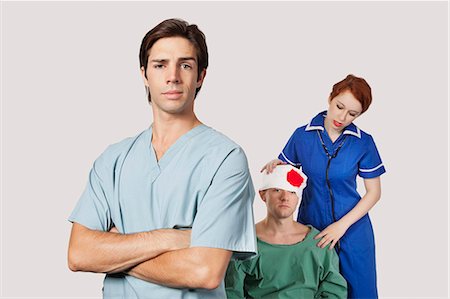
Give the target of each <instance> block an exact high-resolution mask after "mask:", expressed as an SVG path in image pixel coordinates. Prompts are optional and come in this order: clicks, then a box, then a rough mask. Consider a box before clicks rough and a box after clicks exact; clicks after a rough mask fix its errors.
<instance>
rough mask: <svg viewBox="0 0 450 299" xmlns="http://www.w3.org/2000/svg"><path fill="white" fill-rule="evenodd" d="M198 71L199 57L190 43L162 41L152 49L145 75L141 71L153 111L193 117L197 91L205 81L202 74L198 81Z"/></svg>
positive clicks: (185, 40)
mask: <svg viewBox="0 0 450 299" xmlns="http://www.w3.org/2000/svg"><path fill="white" fill-rule="evenodd" d="M197 70H198V65H197V53H196V50H195V48H194V46H193V45H192V43H191V42H190V41H189V40H187V39H185V38H183V37H167V38H161V39H159V40H158V41H157V42H156V43H155V44H154V45H153V46H152V47H151V49H150V55H149V57H148V61H147V71H146V73H145V70H144V68H141V73H142V77H143V80H144V84H145V85H146V86H147V87H149V90H150V96H151V103H152V108H153V110H156V111H157V112H162V113H166V114H186V113H193V105H194V97H195V90H196V88H198V87H200V86H201V85H202V83H203V79H204V77H205V71H203V72H202V73H201V75H200V78H198V76H197V75H198V73H197ZM145 75H146V76H145Z"/></svg>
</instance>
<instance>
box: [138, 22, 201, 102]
mask: <svg viewBox="0 0 450 299" xmlns="http://www.w3.org/2000/svg"><path fill="white" fill-rule="evenodd" d="M165 37H183V38H185V39H187V40H189V41H190V42H191V43H192V45H193V46H194V48H195V50H196V52H197V65H198V70H197V76H198V77H197V78H200V74H201V73H202V71H203V70H204V69H206V68H207V67H208V48H207V46H206V40H205V35H204V34H203V32H201V31H200V29H198V27H197V25H194V24H191V25H189V23H188V22H186V21H184V20H181V19H168V20H165V21H162V22H161V23H159V24H158V25H156V27H154V28H153V29H152V30H150V31H149V32H147V34H146V35H145V36H144V39H143V40H142V44H141V49H140V51H139V62H140V65H141V67H143V68H144V74H145V76H146V77H147V75H146V73H147V62H148V56H149V54H150V49H151V48H152V46H153V45H154V44H155V43H156V41H158V40H159V39H161V38H165ZM200 88H201V86H200V87H198V88H197V89H196V90H195V96H194V97H196V96H197V93H198V92H199V91H200ZM148 101H149V102H150V101H151V99H150V92H149V93H148Z"/></svg>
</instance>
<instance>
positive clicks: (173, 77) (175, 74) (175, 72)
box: [166, 66, 180, 84]
mask: <svg viewBox="0 0 450 299" xmlns="http://www.w3.org/2000/svg"><path fill="white" fill-rule="evenodd" d="M167 69H168V70H167V80H166V81H167V84H170V83H180V70H179V69H178V67H177V66H169V67H168V68H167Z"/></svg>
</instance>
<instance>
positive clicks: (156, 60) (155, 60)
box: [150, 59, 167, 62]
mask: <svg viewBox="0 0 450 299" xmlns="http://www.w3.org/2000/svg"><path fill="white" fill-rule="evenodd" d="M150 61H151V62H167V59H152V60H150Z"/></svg>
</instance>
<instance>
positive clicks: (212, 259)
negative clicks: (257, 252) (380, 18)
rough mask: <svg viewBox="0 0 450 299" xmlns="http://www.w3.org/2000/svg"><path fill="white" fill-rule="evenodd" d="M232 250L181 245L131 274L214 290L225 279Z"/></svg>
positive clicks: (154, 280) (168, 282)
mask: <svg viewBox="0 0 450 299" xmlns="http://www.w3.org/2000/svg"><path fill="white" fill-rule="evenodd" d="M231 254H232V252H231V251H229V250H225V249H219V248H208V247H191V248H186V249H180V250H175V251H170V252H166V253H164V254H161V255H159V256H157V257H155V258H153V259H151V260H148V261H146V262H143V263H141V264H139V265H137V266H136V267H134V268H132V269H131V270H130V271H129V272H128V274H129V275H132V276H134V277H137V278H140V279H143V280H146V281H150V282H153V283H157V284H161V285H165V286H168V287H173V288H195V289H210V290H212V289H215V288H217V287H218V286H219V285H220V283H221V282H222V281H223V278H224V276H225V271H226V270H227V267H228V263H229V261H230V258H231Z"/></svg>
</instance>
